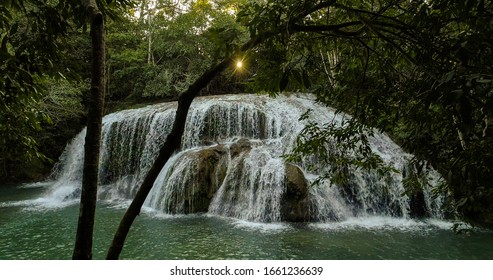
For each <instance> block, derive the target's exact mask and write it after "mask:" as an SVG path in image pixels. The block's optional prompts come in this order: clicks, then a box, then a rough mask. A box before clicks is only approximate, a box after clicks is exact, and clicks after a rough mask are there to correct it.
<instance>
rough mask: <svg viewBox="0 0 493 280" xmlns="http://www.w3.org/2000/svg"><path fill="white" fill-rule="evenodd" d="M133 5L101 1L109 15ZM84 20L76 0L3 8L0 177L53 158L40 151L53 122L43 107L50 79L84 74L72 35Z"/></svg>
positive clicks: (24, 1)
mask: <svg viewBox="0 0 493 280" xmlns="http://www.w3.org/2000/svg"><path fill="white" fill-rule="evenodd" d="M129 3H130V1H127V0H119V1H110V0H101V1H98V5H100V6H102V7H104V11H105V14H106V16H108V17H115V16H116V14H118V11H121V9H122V7H123V6H125V5H128V4H129ZM84 22H85V13H84V12H83V11H82V8H81V6H80V5H79V4H78V2H77V1H53V0H9V1H6V2H5V3H2V5H1V6H0V42H1V45H0V61H1V63H0V139H1V140H0V178H6V177H9V178H8V179H15V178H13V177H15V175H16V174H15V173H18V172H17V171H16V170H19V166H22V165H23V164H28V165H29V163H30V162H32V161H39V160H41V161H46V160H48V158H46V156H45V155H44V154H43V153H41V152H40V149H39V147H40V144H42V143H40V141H39V137H41V138H43V132H44V131H43V129H44V128H45V127H49V126H51V125H52V124H53V121H52V120H51V118H50V115H49V114H47V112H46V110H45V109H46V108H43V106H44V104H46V103H43V102H42V101H43V99H45V98H46V94H47V92H48V88H47V87H46V83H47V82H48V83H49V81H50V80H52V79H70V80H74V79H76V78H79V77H80V75H79V74H83V72H82V71H84V70H85V69H84V67H81V65H86V64H87V63H86V61H82V63H80V59H83V58H84V56H82V55H81V56H78V55H79V54H81V53H82V52H80V51H79V52H73V50H74V49H77V46H76V44H77V43H76V41H71V40H68V38H67V35H68V34H69V33H72V32H73V31H74V30H76V29H78V28H83V29H86V27H85V24H84ZM71 38H77V37H71ZM81 47H82V46H80V45H79V46H78V48H79V50H80V49H81ZM71 48H72V49H71ZM69 99H70V98H69ZM45 100H46V99H45ZM40 135H41V136H40ZM21 169H26V168H21Z"/></svg>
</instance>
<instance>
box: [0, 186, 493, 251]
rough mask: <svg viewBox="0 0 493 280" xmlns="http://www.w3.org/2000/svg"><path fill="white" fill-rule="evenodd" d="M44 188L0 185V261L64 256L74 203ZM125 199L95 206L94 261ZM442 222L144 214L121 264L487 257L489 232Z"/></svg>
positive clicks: (492, 240)
mask: <svg viewBox="0 0 493 280" xmlns="http://www.w3.org/2000/svg"><path fill="white" fill-rule="evenodd" d="M44 189H45V186H42V185H30V186H27V187H26V186H24V187H23V186H4V187H0V259H3V260H5V259H70V257H71V255H72V247H73V244H74V241H73V240H74V237H75V227H76V224H77V215H78V205H77V204H76V203H75V202H74V203H72V204H68V205H64V206H63V207H57V206H56V205H49V206H46V205H47V204H46V203H45V202H43V201H42V200H40V199H39V198H40V197H42V196H43V195H42V194H43V192H44ZM126 203H128V202H118V203H109V202H101V203H99V204H98V209H97V217H96V228H95V240H94V258H95V259H103V258H104V256H105V254H106V250H107V248H108V246H109V244H110V242H111V239H112V236H113V234H114V231H115V229H116V227H117V225H118V223H119V220H120V218H121V216H122V215H123V213H124V210H125V204H126ZM451 226H452V223H449V222H443V221H433V220H426V221H413V220H404V219H395V218H385V217H368V218H364V219H358V220H350V221H346V222H341V223H326V224H304V223H300V224H284V223H283V224H262V223H251V222H246V221H241V220H235V219H229V218H223V217H216V216H209V215H188V216H169V215H164V214H160V213H157V212H154V211H152V210H149V209H146V210H144V211H143V213H142V214H141V215H140V216H139V217H138V218H137V220H136V221H135V223H134V225H133V227H132V229H131V231H130V235H129V237H128V239H127V242H126V244H125V247H124V250H123V252H122V255H121V258H123V259H276V260H283V259H493V234H492V232H491V231H487V230H475V231H474V232H473V233H470V234H467V235H456V234H454V233H453V232H452V231H451V230H450V227H451Z"/></svg>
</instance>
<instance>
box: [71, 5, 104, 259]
mask: <svg viewBox="0 0 493 280" xmlns="http://www.w3.org/2000/svg"><path fill="white" fill-rule="evenodd" d="M82 4H83V5H84V7H85V9H86V11H87V14H88V18H89V20H90V25H91V39H92V77H91V92H90V96H89V98H88V113H87V132H86V139H85V145H84V171H83V175H82V192H81V198H80V210H79V221H78V224H77V235H76V239H75V247H74V252H73V255H72V258H73V259H82V260H84V259H85V260H89V259H92V240H93V229H94V216H95V213H96V200H97V191H98V173H99V150H100V139H101V126H102V125H101V121H102V117H103V106H104V63H105V43H104V21H103V15H102V13H101V12H100V11H99V9H98V7H97V5H96V2H95V1H94V0H83V1H82Z"/></svg>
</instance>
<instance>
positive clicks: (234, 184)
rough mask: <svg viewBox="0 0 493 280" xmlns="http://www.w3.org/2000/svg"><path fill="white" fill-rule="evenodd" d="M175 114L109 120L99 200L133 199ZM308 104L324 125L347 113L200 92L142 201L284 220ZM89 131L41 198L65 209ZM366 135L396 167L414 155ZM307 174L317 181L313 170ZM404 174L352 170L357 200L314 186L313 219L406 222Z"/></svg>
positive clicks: (168, 210) (167, 108) (167, 208)
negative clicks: (288, 166)
mask: <svg viewBox="0 0 493 280" xmlns="http://www.w3.org/2000/svg"><path fill="white" fill-rule="evenodd" d="M175 110H176V103H166V104H159V105H152V106H147V107H145V108H140V109H133V110H126V111H121V112H117V113H114V114H110V115H107V116H105V117H104V119H103V136H102V153H101V158H100V162H101V171H100V185H101V187H100V193H99V198H100V199H102V200H109V201H122V202H123V201H128V200H129V199H131V198H132V197H133V195H134V194H135V192H136V191H137V188H138V187H139V185H140V183H141V182H142V181H143V177H144V176H145V174H146V172H147V171H148V170H149V168H150V166H151V165H152V163H153V160H154V159H155V158H156V156H157V153H158V150H159V148H160V146H161V145H162V144H163V142H164V140H165V138H166V136H167V133H168V132H169V131H170V129H171V125H172V120H173V117H174V114H175ZM308 110H311V113H310V118H309V119H308V120H306V121H314V122H317V123H319V124H324V123H327V122H331V121H333V122H338V123H340V122H341V120H342V119H343V116H341V115H336V114H335V112H334V110H332V109H330V108H327V107H324V106H321V105H318V104H315V103H314V102H313V101H312V100H310V99H309V98H303V97H294V96H291V97H286V96H279V97H277V98H269V97H266V96H258V95H229V96H220V97H205V98H197V99H196V100H195V101H194V102H193V104H192V107H191V109H190V112H189V116H188V119H187V125H186V127H185V133H184V135H183V141H182V143H183V144H182V149H181V151H179V152H178V153H177V154H175V155H174V156H173V157H172V158H171V159H170V160H169V161H168V163H167V164H166V166H165V167H164V168H163V169H162V171H161V173H160V175H159V177H158V178H157V180H156V182H155V184H154V187H153V189H152V191H151V193H150V194H149V197H148V199H147V201H146V203H145V207H147V208H149V209H154V210H155V211H158V212H161V213H163V214H182V213H190V212H196V209H198V208H199V209H202V208H203V205H207V204H209V206H208V209H206V210H205V211H208V213H209V214H213V215H220V216H227V217H233V218H237V219H241V220H248V221H253V222H279V221H281V220H282V213H281V204H282V197H283V195H284V194H285V190H286V184H285V176H286V174H285V164H284V162H283V159H282V155H283V154H286V153H290V152H291V151H292V149H293V147H294V144H295V141H296V138H297V136H298V134H299V132H300V131H301V130H302V129H303V128H304V126H305V125H306V121H299V118H300V116H301V115H302V114H303V113H305V112H307V111H308ZM84 137H85V130H83V131H82V132H81V133H80V134H79V135H77V136H76V137H75V138H74V140H73V141H72V142H71V143H70V144H69V145H67V148H66V150H65V152H64V153H63V155H62V157H61V159H60V162H59V164H58V165H57V167H56V168H55V172H54V174H53V179H54V180H56V183H55V184H54V186H53V188H51V190H50V191H49V193H47V194H46V196H45V197H44V198H43V199H44V200H46V201H49V203H47V204H50V205H63V204H66V203H67V201H73V200H74V199H76V198H77V197H78V195H79V192H80V180H81V174H82V166H83V143H84ZM245 138H246V139H249V141H248V143H249V145H250V147H249V148H247V149H243V150H241V149H240V150H239V154H237V155H232V154H231V153H232V152H231V151H233V147H234V145H238V143H240V142H239V141H238V140H239V139H245ZM240 141H241V140H240ZM370 141H371V146H372V150H373V151H374V152H375V153H376V154H378V155H379V156H380V157H381V158H382V159H383V160H384V161H385V162H386V163H387V164H390V165H392V166H393V167H394V168H395V169H397V170H404V168H406V166H407V162H408V161H409V160H410V158H411V156H410V155H408V154H406V153H404V152H403V151H402V149H400V148H399V147H398V146H397V145H396V144H395V143H393V142H392V141H391V140H390V139H389V138H388V137H387V136H386V135H379V134H376V135H375V136H374V137H371V139H370ZM211 150H213V151H214V153H212V154H211V153H210V151H211ZM204 154H208V155H209V154H211V157H210V159H211V160H215V161H216V164H215V165H214V167H213V170H212V171H210V173H207V174H209V175H207V176H210V178H208V179H207V182H209V184H210V185H209V186H207V189H206V190H204V189H203V187H204V186H203V182H204V180H203V178H202V177H204V174H198V173H197V171H198V170H200V167H201V166H202V167H203V164H204V163H203V162H201V159H203V155H204ZM301 165H303V164H302V163H301ZM305 173H306V172H305ZM210 174H212V175H210ZM305 175H306V178H307V180H309V181H313V180H314V178H315V176H316V175H317V174H310V175H308V174H305ZM314 175H315V176H314ZM433 176H435V175H432V177H433ZM402 179H403V178H402V174H401V173H395V174H389V175H387V176H379V175H378V174H376V173H375V172H364V171H361V170H355V171H354V172H353V173H352V174H351V179H350V180H351V181H350V185H351V190H350V191H351V192H352V196H351V197H348V196H347V193H345V192H344V191H343V189H342V187H340V186H332V187H331V186H330V185H329V184H328V183H326V184H322V185H319V186H316V187H312V188H310V190H309V201H310V204H309V206H308V207H309V209H307V211H308V212H310V213H311V216H312V217H315V218H313V220H316V221H322V222H324V221H325V222H326V221H344V220H346V221H351V220H352V219H359V218H361V217H362V218H365V219H366V218H367V217H382V216H383V217H403V218H407V217H409V215H410V206H409V198H408V197H407V196H406V195H403V193H404V187H403V184H402ZM435 183H436V182H435ZM204 192H206V193H207V195H205V196H207V197H208V199H209V200H210V201H207V202H204V201H202V200H200V199H197V197H199V196H200V197H204ZM346 192H347V191H346ZM424 194H425V201H426V207H427V211H428V213H429V215H430V216H431V217H434V218H437V219H440V218H441V215H442V214H441V211H440V206H441V204H442V203H443V201H441V200H437V199H433V198H432V197H431V195H430V191H429V190H428V189H426V190H425V191H424ZM355 201H356V203H355ZM200 207H202V208H200Z"/></svg>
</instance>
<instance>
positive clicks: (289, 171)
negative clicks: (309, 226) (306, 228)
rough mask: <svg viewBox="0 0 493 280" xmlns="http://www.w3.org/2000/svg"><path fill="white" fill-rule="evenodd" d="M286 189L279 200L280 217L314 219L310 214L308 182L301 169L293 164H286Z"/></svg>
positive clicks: (296, 219)
mask: <svg viewBox="0 0 493 280" xmlns="http://www.w3.org/2000/svg"><path fill="white" fill-rule="evenodd" d="M285 170H286V175H285V184H286V191H285V193H284V195H283V197H282V201H281V219H282V220H283V221H287V222H306V221H312V220H314V217H312V216H311V215H310V211H309V210H310V205H309V199H308V192H309V189H308V188H309V186H310V184H309V183H308V181H307V180H306V178H305V175H304V174H303V171H301V169H300V168H299V167H298V166H296V165H293V164H290V163H287V164H286V169H285Z"/></svg>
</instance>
